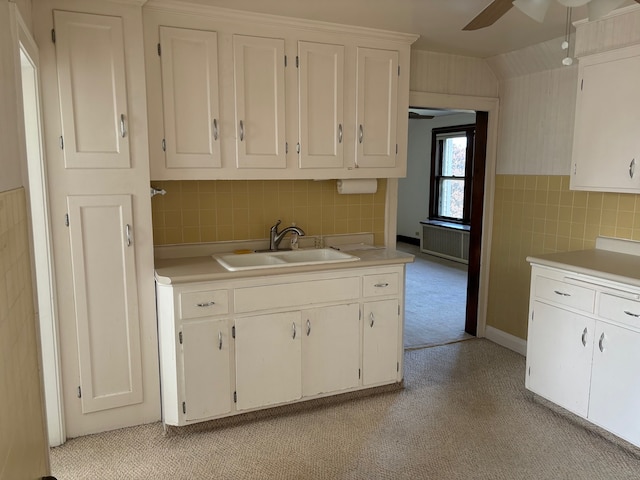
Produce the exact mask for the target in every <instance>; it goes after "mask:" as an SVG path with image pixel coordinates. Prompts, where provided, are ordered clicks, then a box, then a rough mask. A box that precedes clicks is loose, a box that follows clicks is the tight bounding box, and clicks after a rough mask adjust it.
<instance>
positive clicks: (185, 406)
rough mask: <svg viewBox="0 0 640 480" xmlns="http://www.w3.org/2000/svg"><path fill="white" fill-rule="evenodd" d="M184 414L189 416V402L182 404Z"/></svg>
mask: <svg viewBox="0 0 640 480" xmlns="http://www.w3.org/2000/svg"><path fill="white" fill-rule="evenodd" d="M182 413H183V414H185V415H186V414H187V402H182Z"/></svg>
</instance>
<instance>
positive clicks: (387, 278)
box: [362, 272, 400, 297]
mask: <svg viewBox="0 0 640 480" xmlns="http://www.w3.org/2000/svg"><path fill="white" fill-rule="evenodd" d="M399 283H400V282H399V280H398V272H389V273H381V274H377V275H365V276H364V277H363V285H362V290H363V295H364V296H365V297H378V296H381V295H397V294H398V286H399Z"/></svg>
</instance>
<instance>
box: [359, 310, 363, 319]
mask: <svg viewBox="0 0 640 480" xmlns="http://www.w3.org/2000/svg"><path fill="white" fill-rule="evenodd" d="M358 320H362V310H358Z"/></svg>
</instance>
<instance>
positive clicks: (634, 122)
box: [571, 46, 640, 192]
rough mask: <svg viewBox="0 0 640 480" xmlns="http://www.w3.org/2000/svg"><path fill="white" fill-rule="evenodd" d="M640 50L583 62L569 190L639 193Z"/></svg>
mask: <svg viewBox="0 0 640 480" xmlns="http://www.w3.org/2000/svg"><path fill="white" fill-rule="evenodd" d="M639 84H640V46H634V47H627V48H623V49H619V50H614V51H611V52H606V53H602V54H596V55H591V56H588V57H583V58H581V59H580V67H579V77H578V95H577V104H576V118H575V133H574V141H573V162H572V166H571V188H572V189H574V190H597V191H612V192H638V191H640V135H638V132H639V131H640V110H638V108H637V106H638V105H640V89H638V85H639Z"/></svg>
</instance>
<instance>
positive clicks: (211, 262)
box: [155, 248, 414, 285]
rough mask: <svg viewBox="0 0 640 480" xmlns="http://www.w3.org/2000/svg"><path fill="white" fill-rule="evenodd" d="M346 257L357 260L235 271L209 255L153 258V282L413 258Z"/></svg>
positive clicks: (362, 253)
mask: <svg viewBox="0 0 640 480" xmlns="http://www.w3.org/2000/svg"><path fill="white" fill-rule="evenodd" d="M349 254H350V255H353V256H356V257H358V258H359V260H358V261H355V262H342V263H326V264H315V265H306V266H291V267H282V268H273V269H255V270H243V271H237V272H231V271H228V270H227V269H225V268H224V267H223V266H222V265H220V264H219V263H218V262H217V261H216V260H215V259H214V258H213V257H212V256H211V255H206V256H194V257H183V258H162V259H158V258H156V261H155V267H156V281H157V282H158V283H160V284H165V285H170V284H177V283H186V282H205V281H211V280H224V279H231V278H247V277H259V276H265V275H282V274H289V273H304V272H317V271H327V270H340V269H348V268H360V267H375V266H379V265H397V264H406V263H411V262H413V259H414V256H413V255H411V254H409V253H404V252H400V251H397V250H392V249H387V248H375V249H366V250H349Z"/></svg>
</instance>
